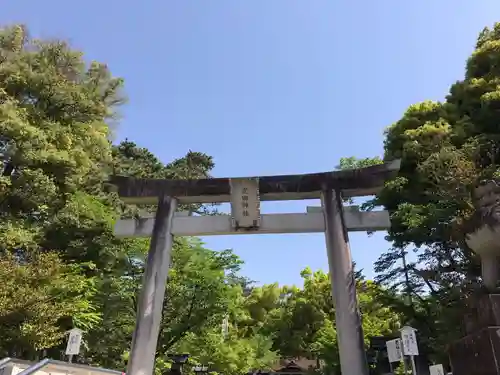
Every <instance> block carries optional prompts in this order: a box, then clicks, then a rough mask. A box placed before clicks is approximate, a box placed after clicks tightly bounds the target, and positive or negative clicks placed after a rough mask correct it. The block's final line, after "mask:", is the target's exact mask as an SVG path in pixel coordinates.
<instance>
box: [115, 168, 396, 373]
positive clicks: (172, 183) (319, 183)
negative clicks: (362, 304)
mask: <svg viewBox="0 0 500 375" xmlns="http://www.w3.org/2000/svg"><path fill="white" fill-rule="evenodd" d="M398 170H399V161H395V162H391V163H386V164H381V165H377V166H372V167H366V168H360V169H351V170H343V171H334V172H326V173H315V174H305V175H290V176H267V177H252V178H230V179H229V178H214V179H202V180H151V179H149V180H148V179H134V178H127V177H120V176H114V177H113V178H112V179H111V181H110V182H111V184H112V185H114V186H116V188H117V191H118V194H119V195H120V197H121V198H122V199H123V200H124V201H125V202H128V203H134V204H156V203H157V204H158V208H157V211H156V215H155V219H154V220H153V219H151V218H144V219H139V220H133V219H132V220H130V219H129V220H120V221H118V223H117V224H116V226H115V233H116V234H117V235H118V236H122V237H144V236H151V244H150V250H149V253H148V258H147V261H146V269H145V274H144V281H143V286H142V290H141V295H140V299H139V304H138V305H139V306H138V312H137V322H136V327H135V331H134V336H133V340H132V348H131V351H130V356H129V360H128V366H127V375H152V373H153V368H154V362H155V352H156V345H157V341H158V334H159V329H160V322H161V314H162V309H163V299H164V296H165V284H166V281H167V277H168V268H169V266H170V256H171V249H172V239H173V235H184V236H193V235H217V234H238V233H254V234H259V233H301V232H305V233H312V232H323V231H324V233H325V237H326V245H327V254H328V264H329V270H330V277H331V282H332V295H333V303H334V305H335V316H336V326H337V335H338V343H339V355H340V364H341V368H342V374H343V375H368V366H367V363H366V356H365V351H364V344H363V332H362V327H361V319H360V315H359V310H358V305H357V297H356V288H355V281H354V274H353V269H352V260H351V253H350V249H349V241H348V231H349V230H358V231H359V230H367V231H373V230H384V229H387V228H388V227H389V219H388V215H387V213H386V212H371V213H362V212H359V211H358V210H356V209H355V208H350V209H344V208H343V207H342V198H345V197H355V196H366V195H373V194H376V193H377V192H378V191H379V190H380V188H381V187H382V186H383V184H384V182H385V181H386V180H387V179H389V178H391V177H392V176H393V175H395V174H396V173H397V171H398ZM317 198H320V199H321V201H322V208H319V207H318V208H308V212H307V213H302V214H300V213H299V214H267V215H261V214H260V201H262V200H298V199H317ZM212 202H214V203H215V202H231V216H207V217H196V216H188V215H186V214H183V213H176V212H175V211H176V208H177V205H178V203H212Z"/></svg>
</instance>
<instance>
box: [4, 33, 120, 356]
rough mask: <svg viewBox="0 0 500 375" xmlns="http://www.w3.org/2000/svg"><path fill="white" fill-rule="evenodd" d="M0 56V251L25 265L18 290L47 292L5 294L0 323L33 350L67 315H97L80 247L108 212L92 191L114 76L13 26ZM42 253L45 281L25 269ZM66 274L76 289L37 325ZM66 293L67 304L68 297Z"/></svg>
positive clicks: (20, 345) (106, 155) (105, 153)
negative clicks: (15, 298)
mask: <svg viewBox="0 0 500 375" xmlns="http://www.w3.org/2000/svg"><path fill="white" fill-rule="evenodd" d="M0 61H1V63H0V134H1V136H0V157H1V159H2V169H1V177H0V260H1V261H2V262H5V264H8V265H10V266H9V269H10V270H12V272H14V273H16V274H19V275H25V277H24V276H23V277H22V276H19V279H18V280H19V282H23V283H25V284H21V285H19V288H20V290H24V293H26V294H28V295H29V290H30V289H29V288H32V292H33V293H34V294H33V295H34V296H41V295H43V294H47V298H48V299H43V298H40V302H38V303H36V304H35V305H33V306H32V307H30V308H31V309H32V310H27V308H28V307H23V306H25V304H29V302H28V301H24V302H23V300H21V301H20V305H18V304H14V305H12V300H9V299H7V303H6V305H5V306H6V307H5V308H6V310H4V311H2V312H0V314H1V315H2V316H3V317H4V320H3V322H2V325H3V326H2V328H0V329H1V330H2V332H3V331H4V330H6V329H7V327H8V329H9V330H10V333H11V337H14V336H16V335H17V336H18V337H19V338H20V339H19V340H18V341H17V342H16V349H15V350H16V353H21V355H22V356H23V357H26V358H30V357H32V356H34V355H35V354H34V353H33V350H35V349H36V350H38V349H43V348H48V347H50V346H53V345H55V344H56V343H58V342H60V341H61V339H62V337H63V333H64V331H65V330H67V329H69V328H71V327H72V326H73V325H80V326H81V328H84V329H89V328H90V327H91V326H92V325H93V324H96V323H97V322H98V321H99V312H98V311H97V310H96V306H95V305H94V303H93V301H92V298H93V293H92V291H93V290H94V289H95V287H94V286H93V287H90V286H91V285H94V283H95V282H96V281H95V279H94V276H95V274H96V273H95V271H94V269H95V267H96V264H95V263H94V262H92V260H95V259H99V256H94V257H93V258H92V259H91V258H90V257H88V256H85V255H83V254H84V253H88V252H91V251H97V249H96V247H95V246H94V247H92V244H93V241H92V239H93V237H94V235H96V234H97V236H96V237H95V238H94V240H95V242H97V243H98V242H100V238H99V236H100V235H101V232H103V231H104V229H109V228H110V227H111V222H112V220H113V212H112V209H109V208H108V206H109V204H108V202H107V200H106V199H104V197H103V196H102V195H101V194H100V191H101V181H102V180H103V178H104V177H105V174H104V172H105V171H106V170H107V169H108V165H110V162H111V145H110V142H109V139H108V138H109V135H110V129H109V126H108V124H107V122H108V121H109V120H110V119H111V118H112V117H113V116H114V115H115V108H116V105H118V104H120V103H121V102H122V96H121V95H120V91H121V86H122V81H121V80H120V79H116V78H113V77H112V76H111V74H110V72H109V71H108V69H107V68H106V67H105V65H103V64H99V63H92V64H90V66H88V65H87V64H85V62H84V60H83V58H82V54H81V53H80V52H78V51H74V50H72V49H71V48H70V47H69V46H68V45H67V44H66V43H64V42H60V41H42V40H35V39H31V38H30V37H29V35H28V33H27V31H26V28H24V27H22V26H12V27H7V28H3V29H1V30H0ZM56 228H57V230H56ZM54 232H57V233H54ZM108 232H109V230H108ZM69 236H71V239H70V238H69ZM101 237H102V236H101ZM62 243H64V244H65V245H67V246H62V245H61V244H62ZM89 245H90V246H89ZM71 254H73V255H74V254H78V257H79V258H80V261H79V262H75V259H71ZM45 256H47V257H49V258H45ZM50 257H52V258H50ZM48 259H51V261H52V262H53V265H52V267H49V268H48V270H47V275H50V279H53V284H51V283H48V282H47V281H43V280H46V279H47V278H48V277H49V276H47V275H45V276H44V275H43V274H41V275H40V277H41V279H40V285H37V284H36V283H33V277H34V276H30V275H31V274H33V273H34V272H35V271H34V270H35V269H36V268H37V267H38V266H40V265H41V264H43V265H47V264H48V262H49V260H48ZM61 261H63V263H66V264H67V266H65V265H64V264H61ZM68 267H69V268H68ZM40 272H41V271H40ZM35 273H36V272H35ZM81 277H84V279H81ZM72 278H73V279H74V282H75V286H74V288H75V289H74V290H71V288H70V287H69V286H68V287H67V288H68V290H66V293H67V301H61V302H60V303H61V304H62V305H61V310H60V311H58V312H57V313H54V314H53V316H52V318H53V319H52V318H51V319H49V318H47V320H46V326H44V325H43V321H36V317H35V315H36V314H39V316H38V317H39V318H40V319H42V317H46V316H47V311H50V310H51V309H52V307H51V306H52V304H53V303H55V302H54V301H55V300H53V299H52V294H54V295H55V297H54V298H56V299H58V298H61V295H62V294H61V293H62V292H61V291H60V288H61V285H60V284H61V283H64V282H66V283H69V280H71V279H72ZM82 284H85V285H87V284H88V286H89V287H88V288H81V287H80V286H78V285H82ZM26 288H28V289H26ZM9 301H10V302H9ZM71 301H73V303H74V304H75V309H74V310H72V309H70V308H68V307H67V305H68V304H71ZM77 301H78V302H77ZM44 303H45V305H44ZM76 306H78V308H77V307H76ZM12 311H16V313H15V316H14V315H13V314H12V313H11V312H12ZM35 312H36V313H35ZM96 315H97V316H96ZM11 319H14V321H15V322H16V323H13V321H12V320H11ZM34 319H35V320H34ZM23 330H24V331H23ZM30 330H31V331H30ZM35 331H36V332H39V333H40V335H42V336H43V338H42V337H35V335H34V332H35ZM16 332H17V333H16ZM29 332H31V333H29ZM26 335H33V337H31V338H29V339H25V337H26ZM5 337H6V336H2V340H7V339H6V338H5ZM7 341H8V340H7ZM1 345H5V346H7V347H9V345H10V344H9V343H6V342H5V341H2V342H1Z"/></svg>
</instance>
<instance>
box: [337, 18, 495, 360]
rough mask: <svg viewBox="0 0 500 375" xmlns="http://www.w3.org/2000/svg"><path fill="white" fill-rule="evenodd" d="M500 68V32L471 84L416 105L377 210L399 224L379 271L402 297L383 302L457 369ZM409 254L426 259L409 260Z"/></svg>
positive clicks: (392, 151)
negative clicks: (450, 351) (455, 354)
mask: <svg viewBox="0 0 500 375" xmlns="http://www.w3.org/2000/svg"><path fill="white" fill-rule="evenodd" d="M499 62H500V23H497V24H495V25H494V27H493V28H492V29H488V28H485V29H484V30H483V31H482V32H481V33H480V35H479V37H478V41H477V44H476V50H475V51H474V52H473V53H472V55H471V56H470V58H469V59H468V61H467V64H466V71H465V77H464V79H463V80H461V81H457V82H456V83H455V84H453V85H452V86H451V87H450V91H449V94H448V96H447V97H446V99H445V100H444V101H443V102H431V101H424V102H422V103H418V104H414V105H412V106H410V107H409V108H408V109H407V111H406V112H405V113H404V114H403V116H402V118H401V119H400V120H399V121H397V122H396V123H394V124H393V125H391V126H390V127H389V128H387V130H386V132H385V136H386V137H385V142H384V151H385V154H384V159H386V160H391V159H396V158H397V159H401V169H400V172H399V175H398V176H397V178H395V179H394V180H392V181H390V182H388V183H387V184H386V186H385V188H384V190H383V191H382V192H381V193H380V194H379V196H378V197H376V198H375V199H374V200H373V201H372V202H371V204H372V205H382V206H385V208H386V209H388V210H389V211H390V212H391V218H392V227H391V229H390V231H389V236H388V239H389V240H391V241H392V242H393V247H392V248H391V249H390V250H389V251H387V252H386V253H385V254H383V255H382V257H381V258H380V259H379V260H378V262H377V263H376V264H375V268H376V271H377V272H378V273H379V276H378V281H379V282H380V283H383V284H384V285H386V286H390V287H391V288H392V289H393V293H392V295H386V296H384V297H383V300H384V301H385V302H386V303H387V304H388V306H392V308H393V309H395V310H396V311H399V312H400V313H401V314H402V315H403V316H404V317H405V319H406V320H407V321H408V322H410V323H411V324H412V325H414V326H415V327H417V328H418V329H419V333H420V336H421V338H422V343H421V346H422V351H423V353H424V354H429V355H430V356H431V357H432V358H433V359H435V360H436V361H438V362H446V361H447V358H446V354H445V353H446V351H445V349H446V345H447V344H448V343H449V342H451V341H452V340H455V339H457V338H459V337H461V336H462V334H463V332H462V331H461V330H460V327H462V323H463V322H462V319H463V316H464V314H465V313H466V305H465V300H466V297H467V296H468V295H470V293H472V292H473V289H474V286H475V285H477V284H480V283H481V280H480V277H479V276H480V267H479V262H478V259H477V256H476V255H474V254H473V253H472V252H471V250H470V249H469V248H468V247H467V245H466V243H465V238H464V235H465V233H466V227H465V223H466V222H467V220H468V219H469V218H470V217H471V215H472V213H473V212H474V208H473V205H472V199H471V192H472V189H473V188H474V187H475V186H477V184H478V183H479V182H481V181H482V180H484V179H487V178H491V177H492V176H497V175H498V164H499V162H500V153H499V141H500V132H499V128H498V122H499V121H500V112H499V110H500V70H499V67H500V64H499ZM346 160H349V162H344V165H349V166H350V167H352V165H356V163H359V165H365V161H364V160H361V161H356V160H355V159H354V160H353V159H352V158H351V159H346ZM341 164H342V163H341ZM409 252H414V253H415V256H414V257H411V258H416V259H414V260H411V261H409V260H408V258H410V257H408V254H409ZM401 291H404V292H405V293H408V294H409V296H410V299H409V300H407V301H404V300H403V299H402V297H401V295H400V292H401Z"/></svg>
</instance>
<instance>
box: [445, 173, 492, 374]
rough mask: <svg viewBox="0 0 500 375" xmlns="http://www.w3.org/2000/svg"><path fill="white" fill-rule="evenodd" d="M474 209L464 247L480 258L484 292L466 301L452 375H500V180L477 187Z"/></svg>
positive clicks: (451, 348) (452, 348)
mask: <svg viewBox="0 0 500 375" xmlns="http://www.w3.org/2000/svg"><path fill="white" fill-rule="evenodd" d="M474 206H475V209H476V212H475V214H474V215H473V218H472V220H471V223H470V224H471V228H472V229H471V230H470V232H469V233H467V235H466V243H467V246H469V248H470V249H471V250H472V251H474V252H475V253H476V254H477V255H479V257H480V260H481V277H482V280H483V285H484V287H485V288H484V289H483V290H482V291H480V292H478V293H476V294H475V295H474V296H472V298H471V300H470V301H469V302H470V307H471V308H470V311H469V313H468V314H466V316H465V331H466V336H465V337H463V338H462V339H460V340H458V341H456V342H454V343H452V344H450V345H449V348H448V353H449V356H450V363H451V366H452V368H453V375H500V291H499V289H498V281H499V276H500V273H499V258H500V180H499V181H495V180H490V181H487V182H485V183H482V184H481V185H480V186H478V187H477V188H476V189H475V192H474Z"/></svg>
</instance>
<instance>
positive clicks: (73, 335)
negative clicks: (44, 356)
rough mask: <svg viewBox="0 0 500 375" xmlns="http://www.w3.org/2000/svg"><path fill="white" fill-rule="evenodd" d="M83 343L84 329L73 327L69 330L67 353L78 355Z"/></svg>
mask: <svg viewBox="0 0 500 375" xmlns="http://www.w3.org/2000/svg"><path fill="white" fill-rule="evenodd" d="M81 343H82V331H81V330H79V329H78V328H73V329H72V330H71V331H69V338H68V345H67V346H66V355H77V354H78V353H80V345H81Z"/></svg>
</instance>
